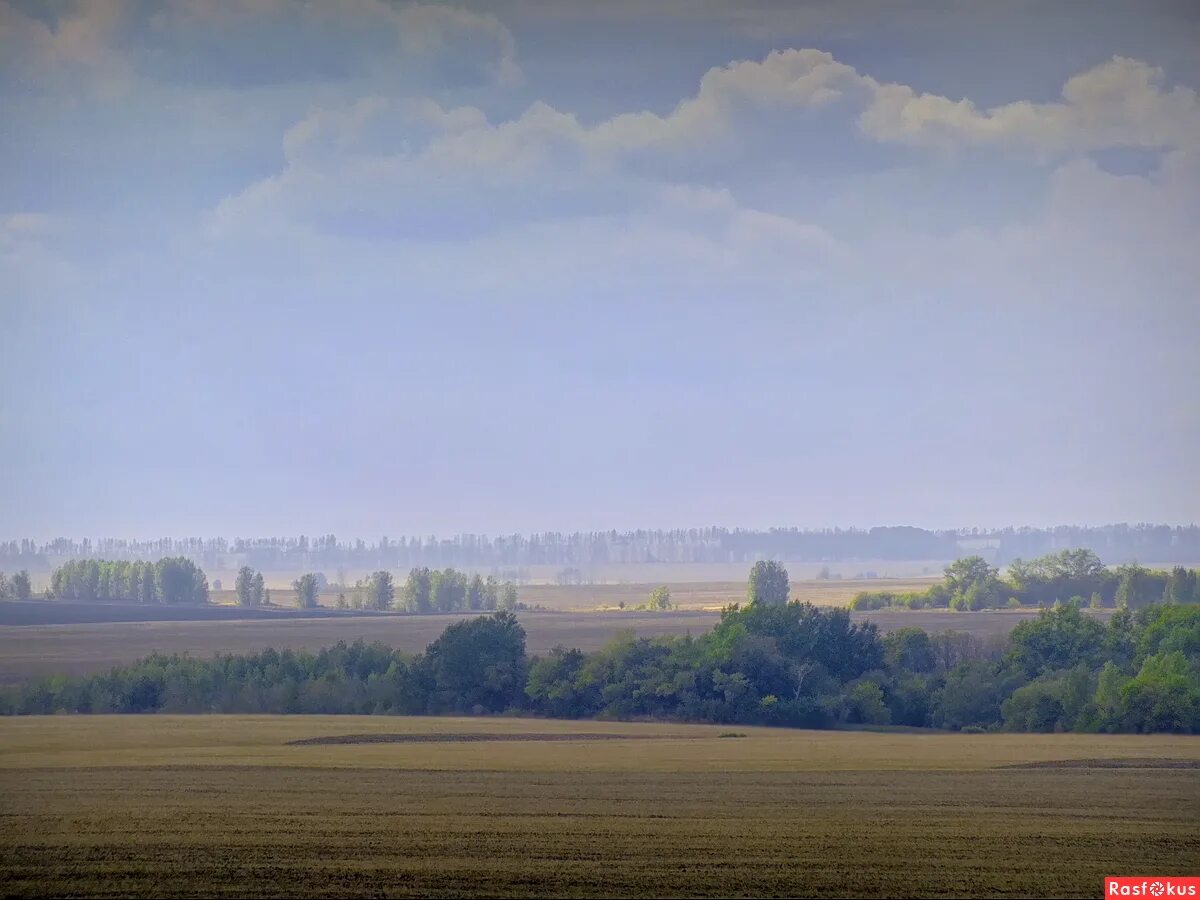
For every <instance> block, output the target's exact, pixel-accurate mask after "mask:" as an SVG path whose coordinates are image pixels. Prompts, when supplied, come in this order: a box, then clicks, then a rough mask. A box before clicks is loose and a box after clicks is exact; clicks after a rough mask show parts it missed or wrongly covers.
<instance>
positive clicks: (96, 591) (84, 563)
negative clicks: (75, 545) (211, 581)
mask: <svg viewBox="0 0 1200 900" xmlns="http://www.w3.org/2000/svg"><path fill="white" fill-rule="evenodd" d="M50 594H51V595H52V596H54V597H58V598H60V599H63V600H124V601H127V602H133V603H207V602H208V579H207V577H205V574H204V572H203V571H202V570H201V569H200V568H199V567H198V566H197V565H196V564H195V563H194V562H192V561H191V560H190V559H188V558H187V557H185V556H168V557H164V558H163V559H160V560H158V562H153V563H150V562H141V561H133V562H130V561H128V560H103V559H75V560H69V561H68V562H65V563H63V564H62V565H61V566H59V567H58V568H57V569H55V570H54V573H53V574H52V575H51V576H50Z"/></svg>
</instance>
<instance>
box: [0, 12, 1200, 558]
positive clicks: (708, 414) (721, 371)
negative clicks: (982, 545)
mask: <svg viewBox="0 0 1200 900" xmlns="http://www.w3.org/2000/svg"><path fill="white" fill-rule="evenodd" d="M1198 46H1200V15H1197V13H1196V10H1195V8H1194V7H1193V6H1192V5H1189V4H1178V3H1141V4H1136V5H1133V6H1131V5H1126V4H1116V3H1097V4H1089V5H1088V7H1087V11H1086V15H1081V14H1079V10H1078V9H1077V8H1075V7H1064V8H1063V11H1059V12H1054V11H1050V10H1048V9H1046V8H1044V7H1041V6H1040V5H1038V6H1034V5H1011V4H1005V5H1003V6H993V5H987V4H959V5H942V4H928V5H926V6H924V7H923V8H921V9H920V10H916V11H914V10H913V9H908V10H905V11H901V9H900V7H899V6H891V5H887V6H881V5H876V4H865V3H836V4H835V3H812V4H783V3H778V4H776V3H765V2H761V0H760V2H754V3H749V4H745V3H742V4H736V5H735V4H730V5H727V6H722V5H718V4H707V3H706V4H693V3H681V2H668V3H662V4H655V5H653V7H652V8H651V9H647V8H645V7H644V6H643V5H642V4H633V3H624V2H614V3H603V4H601V3H574V4H560V3H553V4H552V3H547V2H541V0H533V2H530V0H500V2H494V3H486V4H485V3H475V4H469V3H468V4H465V5H462V6H449V5H441V4H427V5H413V4H392V3H385V2H381V0H364V2H359V3H354V4H336V5H329V4H320V3H293V2H283V0H268V2H261V3H253V4H211V3H208V2H203V0H174V2H157V3H134V2H121V0H109V2H83V3H53V4H52V3H48V2H38V0H7V2H4V0H0V121H3V123H4V125H3V127H0V383H2V384H3V391H2V392H0V460H2V464H0V495H2V496H3V497H4V502H3V503H0V535H2V536H5V537H19V536H30V537H35V538H38V539H46V538H51V537H54V536H57V535H60V534H67V535H86V534H92V535H96V534H113V533H119V534H122V535H131V536H157V535H162V534H176V535H184V534H193V535H195V534H243V535H256V534H257V535H261V534H297V533H308V534H314V533H326V532H329V531H332V532H335V533H337V534H339V535H363V536H368V537H374V536H378V535H380V534H392V535H396V534H430V533H437V534H455V533H459V532H463V531H471V532H489V533H497V532H513V531H522V532H528V531H534V530H545V529H563V530H571V529H576V528H578V529H592V528H634V527H644V526H650V527H654V526H664V527H666V526H676V525H678V526H691V525H704V524H709V523H718V524H727V525H731V526H732V525H742V526H746V527H761V526H767V525H776V524H788V525H792V524H795V525H800V526H808V527H815V526H828V525H874V524H880V523H906V524H913V525H920V526H924V527H930V528H942V527H959V526H971V525H975V524H978V525H993V526H1001V525H1008V524H1023V523H1029V524H1054V523H1060V522H1077V523H1084V524H1086V523H1091V524H1099V523H1105V522H1120V521H1129V522H1137V521H1154V522H1172V523H1187V522H1190V521H1192V520H1194V519H1195V514H1196V511H1197V510H1198V509H1200V477H1198V475H1197V466H1196V459H1197V458H1198V457H1200V403H1197V401H1196V397H1197V396H1200V356H1198V355H1197V346H1198V345H1197V335H1200V303H1198V302H1197V297H1196V292H1195V286H1196V284H1197V283H1200V255H1198V254H1197V253H1196V248H1197V247H1200V99H1198V97H1197V94H1196V88H1197V87H1200V54H1197V53H1196V52H1195V51H1196V48H1197V47H1198Z"/></svg>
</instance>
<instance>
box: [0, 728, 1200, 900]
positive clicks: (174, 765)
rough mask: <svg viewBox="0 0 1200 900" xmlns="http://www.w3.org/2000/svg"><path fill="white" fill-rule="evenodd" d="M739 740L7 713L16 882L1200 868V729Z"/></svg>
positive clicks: (239, 883) (973, 876) (848, 885)
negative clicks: (1199, 734)
mask: <svg viewBox="0 0 1200 900" xmlns="http://www.w3.org/2000/svg"><path fill="white" fill-rule="evenodd" d="M729 733H730V732H729V731H728V730H727V729H724V728H720V727H714V726H684V725H658V724H630V723H603V722H582V723H573V722H557V721H543V720H519V719H426V718H399V719H380V718H371V719H363V718H357V717H218V716H200V717H167V716H161V717H160V716H155V717H121V718H113V717H54V718H27V719H8V720H3V721H0V797H2V799H0V806H2V810H3V814H4V819H3V821H4V825H3V829H2V830H0V890H2V891H3V892H4V893H5V894H9V895H15V896H32V895H45V894H56V895H63V894H69V895H73V896H99V895H112V894H114V893H119V894H122V895H129V896H150V895H159V896H162V895H167V896H199V895H218V896H280V895H309V896H339V895H362V894H379V895H383V894H386V895H395V896H417V895H430V894H437V895H442V896H484V895H502V896H533V895H541V896H550V895H553V896H604V895H607V896H646V895H675V896H678V895H692V896H748V895H772V896H784V895H820V896H858V895H863V894H867V895H891V896H997V895H1010V896H1064V897H1066V896H1079V897H1090V896H1096V895H1097V894H1098V893H1099V891H1100V887H1101V884H1102V879H1103V877H1104V876H1105V875H1106V874H1113V873H1126V874H1128V873H1146V872H1153V873H1156V874H1168V873H1178V874H1184V873H1192V872H1194V871H1195V869H1196V866H1197V862H1198V861H1200V829H1198V828H1197V826H1196V822H1197V821H1200V769H1197V768H1196V766H1198V765H1200V740H1197V739H1196V738H1188V737H1168V736H1154V737H1142V736H1091V735H1004V734H996V735H961V734H955V735H950V734H921V735H915V734H894V733H889V734H881V733H864V732H856V733H847V732H806V731H790V730H773V729H758V728H739V729H738V730H737V731H736V732H735V733H736V734H737V735H739V736H737V737H729V736H722V735H728V734H729ZM370 736H374V737H375V739H376V740H375V741H374V742H370V743H358V742H356V741H358V740H361V739H363V738H364V737H370ZM381 736H390V737H389V739H387V740H381V739H380V738H381ZM491 736H501V737H503V738H505V739H504V740H489V737H491ZM601 736H602V737H601ZM313 738H332V739H334V741H333V742H332V743H312V742H311V739H313ZM401 738H403V740H401ZM300 740H303V741H308V742H307V743H304V744H296V743H294V742H295V741H300Z"/></svg>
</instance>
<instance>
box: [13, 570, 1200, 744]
mask: <svg viewBox="0 0 1200 900" xmlns="http://www.w3.org/2000/svg"><path fill="white" fill-rule="evenodd" d="M754 590H755V588H754V587H753V586H752V587H751V592H753V591H754ZM785 599H786V597H785ZM0 708H2V709H3V710H4V711H6V712H8V713H18V714H37V713H56V712H75V713H99V712H265V713H378V714H441V713H447V714H451V713H452V714H476V715H477V714H487V713H493V714H495V713H504V712H519V713H524V714H532V715H541V716H552V717H560V718H585V717H593V716H596V717H604V718H642V717H651V718H658V719H672V720H686V721H697V722H728V723H746V724H767V725H788V726H803V727H811V728H823V727H836V726H844V725H875V726H882V725H905V726H917V727H937V728H947V729H962V730H985V729H987V730H992V729H1008V730H1013V731H1089V732H1096V731H1106V732H1152V731H1174V732H1191V733H1196V732H1200V606H1195V605H1186V606H1183V605H1177V604H1154V605H1151V606H1146V607H1143V608H1141V609H1138V610H1136V611H1135V610H1133V609H1131V608H1126V609H1123V610H1120V611H1119V612H1117V613H1116V614H1114V615H1113V616H1112V618H1111V619H1110V621H1109V623H1108V624H1107V625H1106V624H1104V623H1102V622H1100V621H1099V620H1097V619H1096V618H1094V617H1092V616H1090V615H1088V614H1087V613H1086V612H1085V611H1084V610H1083V609H1081V608H1080V607H1079V606H1078V605H1077V604H1074V603H1066V604H1061V605H1059V606H1057V607H1055V608H1051V609H1048V610H1044V611H1043V612H1042V613H1041V614H1040V615H1039V616H1038V618H1036V619H1033V620H1029V621H1025V622H1022V623H1020V624H1019V625H1017V627H1016V628H1015V629H1014V630H1013V632H1012V634H1011V635H1010V636H1009V637H1008V638H1007V639H1006V640H1004V641H1003V642H997V643H995V644H992V645H989V644H984V643H983V642H981V641H979V640H978V639H977V638H974V637H972V636H971V635H968V634H963V633H955V632H943V633H940V634H933V635H931V634H928V633H927V632H925V631H923V630H921V629H917V628H903V629H900V630H898V631H893V632H891V633H890V634H887V635H881V634H880V633H879V631H878V629H877V628H876V626H875V625H874V624H873V623H870V622H867V623H855V622H853V621H851V619H850V614H849V612H848V611H847V610H845V609H823V608H819V607H815V606H812V605H811V604H807V603H796V602H792V603H789V602H779V601H778V597H774V596H765V595H764V596H760V597H759V598H758V599H755V600H753V601H751V602H749V603H747V604H745V605H744V606H732V607H729V608H727V609H726V610H725V611H724V613H723V614H722V616H721V621H720V623H719V624H718V625H717V626H716V627H715V628H713V630H712V631H711V632H709V633H707V634H704V635H701V636H699V637H692V636H690V635H688V636H672V637H659V638H636V637H634V636H632V635H631V634H626V635H622V636H620V637H618V638H616V639H615V640H613V641H612V642H610V643H609V644H608V645H607V646H605V647H604V648H602V649H600V650H598V651H596V652H594V653H585V652H583V651H580V650H572V649H566V648H564V647H557V648H555V649H553V650H552V651H550V652H549V653H547V654H545V655H543V656H535V657H530V656H528V655H527V654H526V650H525V632H524V630H523V629H522V627H521V625H520V623H519V622H518V621H517V619H516V617H515V616H513V615H512V614H511V613H509V612H506V611H498V612H496V613H492V614H490V615H485V616H480V617H477V618H474V619H468V620H463V621H460V622H457V623H455V624H453V625H451V626H450V627H448V628H447V629H446V630H445V632H443V634H442V635H441V637H439V638H438V639H437V640H435V641H434V642H433V643H432V644H430V645H429V647H428V648H427V649H426V651H425V652H424V653H423V654H419V655H415V656H413V655H407V654H403V653H399V652H396V651H394V650H392V649H390V648H388V647H385V646H383V645H380V644H370V645H368V644H364V643H362V642H356V643H354V644H351V645H346V644H344V643H340V644H338V645H336V646H334V647H330V648H326V649H324V650H321V651H320V652H318V653H315V654H313V653H306V652H295V651H290V650H284V651H276V650H266V651H263V652H261V653H255V654H250V655H230V656H218V657H216V658H214V659H206V660H201V659H192V658H189V657H186V656H152V657H150V658H148V659H146V660H143V661H141V662H138V663H135V664H133V665H130V666H122V667H118V668H116V669H113V670H112V671H110V672H108V673H107V674H104V675H97V676H93V677H88V678H67V677H54V678H48V679H39V680H37V681H33V682H29V683H27V684H24V685H19V686H13V687H9V688H5V689H3V690H2V691H0Z"/></svg>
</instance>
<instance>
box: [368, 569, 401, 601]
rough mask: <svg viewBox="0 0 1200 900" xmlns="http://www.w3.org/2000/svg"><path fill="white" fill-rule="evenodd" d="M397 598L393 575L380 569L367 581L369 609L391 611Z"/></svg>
mask: <svg viewBox="0 0 1200 900" xmlns="http://www.w3.org/2000/svg"><path fill="white" fill-rule="evenodd" d="M395 596H396V588H395V585H394V583H393V581H392V573H391V572H388V571H385V570H383V569H380V570H379V571H378V572H373V573H372V574H371V577H370V579H368V581H367V599H366V604H367V609H390V608H391V606H392V600H393V599H394V598H395Z"/></svg>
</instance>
